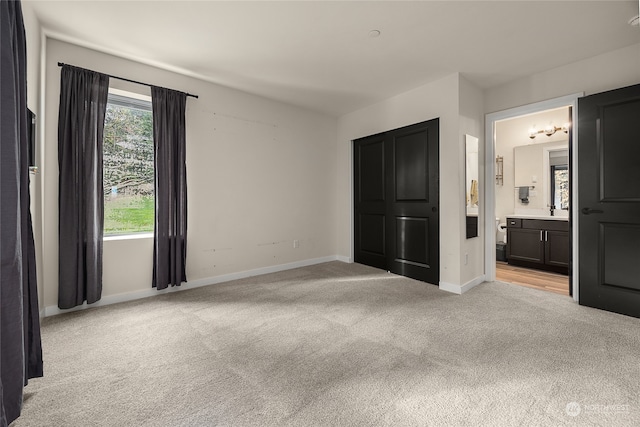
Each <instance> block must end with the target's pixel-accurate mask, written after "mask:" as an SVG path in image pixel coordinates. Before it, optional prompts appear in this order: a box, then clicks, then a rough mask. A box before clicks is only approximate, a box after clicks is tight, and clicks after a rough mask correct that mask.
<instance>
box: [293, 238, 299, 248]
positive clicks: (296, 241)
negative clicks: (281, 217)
mask: <svg viewBox="0 0 640 427" xmlns="http://www.w3.org/2000/svg"><path fill="white" fill-rule="evenodd" d="M293 247H294V248H299V247H300V240H294V241H293Z"/></svg>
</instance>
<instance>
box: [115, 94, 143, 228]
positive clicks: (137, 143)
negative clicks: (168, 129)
mask: <svg viewBox="0 0 640 427" xmlns="http://www.w3.org/2000/svg"><path fill="white" fill-rule="evenodd" d="M103 152H104V157H103V165H104V166H103V182H104V184H103V185H104V188H103V190H104V234H105V235H115V234H131V233H142V232H147V233H148V232H152V231H153V222H154V204H155V202H154V168H153V119H152V114H151V102H149V101H145V100H139V99H135V98H129V97H125V96H121V95H116V94H112V93H110V94H109V99H108V103H107V112H106V117H105V124H104V147H103Z"/></svg>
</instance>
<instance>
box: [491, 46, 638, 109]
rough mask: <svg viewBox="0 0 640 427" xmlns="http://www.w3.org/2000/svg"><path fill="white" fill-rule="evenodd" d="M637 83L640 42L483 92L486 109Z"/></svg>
mask: <svg viewBox="0 0 640 427" xmlns="http://www.w3.org/2000/svg"><path fill="white" fill-rule="evenodd" d="M638 83H640V43H638V44H635V45H631V46H628V47H625V48H622V49H618V50H614V51H611V52H607V53H605V54H603V55H598V56H594V57H592V58H588V59H585V60H583V61H578V62H573V63H571V64H568V65H565V66H563V67H559V68H554V69H552V70H549V71H545V72H542V73H538V74H533V75H530V76H528V77H524V78H521V79H518V80H515V81H513V82H511V83H508V84H505V85H502V86H499V87H495V88H492V89H488V90H486V91H485V93H484V95H485V97H484V101H485V103H484V106H485V113H493V112H496V111H502V110H506V109H509V108H514V107H519V106H521V105H527V104H532V103H534V102H538V101H546V100H548V99H553V98H558V97H561V96H564V95H569V94H574V93H579V92H585V95H591V94H594V93H599V92H604V91H607V90H612V89H617V88H621V87H625V86H631V85H634V84H638Z"/></svg>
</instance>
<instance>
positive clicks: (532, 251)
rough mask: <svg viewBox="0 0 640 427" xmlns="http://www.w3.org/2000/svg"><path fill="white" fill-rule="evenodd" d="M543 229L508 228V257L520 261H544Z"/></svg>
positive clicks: (541, 262) (540, 262)
mask: <svg viewBox="0 0 640 427" xmlns="http://www.w3.org/2000/svg"><path fill="white" fill-rule="evenodd" d="M542 233H543V232H542V231H540V230H531V229H524V228H511V229H508V236H507V258H508V259H510V260H511V259H513V260H519V261H528V262H534V263H539V264H543V263H544V244H543V242H542V238H541V235H542Z"/></svg>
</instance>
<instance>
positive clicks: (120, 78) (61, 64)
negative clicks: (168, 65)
mask: <svg viewBox="0 0 640 427" xmlns="http://www.w3.org/2000/svg"><path fill="white" fill-rule="evenodd" d="M63 65H69V66H71V67H76V66H75V65H71V64H65V63H64V62H58V67H62V66H63ZM76 68H82V67H76ZM82 69H83V70H88V69H87V68H82ZM88 71H92V70H88ZM102 74H104V73H102ZM107 76H109V77H111V78H114V79H118V80H124V81H125V82H130V83H136V84H139V85H143V86H149V87H151V86H154V85H152V84H149V83H143V82H139V81H137V80H131V79H125V78H124V77H118V76H113V75H111V74H107ZM163 89H165V88H163ZM171 90H173V89H171ZM183 93H185V94H186V95H187V96H191V97H193V98H196V99H198V95H192V94H190V93H186V92H183Z"/></svg>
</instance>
